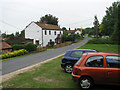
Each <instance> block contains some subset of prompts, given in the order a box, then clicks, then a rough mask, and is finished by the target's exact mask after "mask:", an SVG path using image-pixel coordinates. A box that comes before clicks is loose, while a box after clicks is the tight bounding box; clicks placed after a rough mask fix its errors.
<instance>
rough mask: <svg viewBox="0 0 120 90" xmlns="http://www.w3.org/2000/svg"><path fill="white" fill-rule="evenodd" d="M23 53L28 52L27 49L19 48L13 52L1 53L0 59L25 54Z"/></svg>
mask: <svg viewBox="0 0 120 90" xmlns="http://www.w3.org/2000/svg"><path fill="white" fill-rule="evenodd" d="M25 54H28V51H27V50H25V49H20V50H17V51H13V52H10V53H7V54H2V55H1V56H0V57H2V59H7V58H11V57H16V56H21V55H25Z"/></svg>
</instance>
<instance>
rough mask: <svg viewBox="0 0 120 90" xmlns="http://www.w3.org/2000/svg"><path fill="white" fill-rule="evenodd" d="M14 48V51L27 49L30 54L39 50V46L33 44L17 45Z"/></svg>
mask: <svg viewBox="0 0 120 90" xmlns="http://www.w3.org/2000/svg"><path fill="white" fill-rule="evenodd" d="M12 47H13V50H20V49H26V50H27V51H28V52H31V51H36V49H37V45H36V44H32V43H27V44H26V45H22V44H15V45H13V46H12Z"/></svg>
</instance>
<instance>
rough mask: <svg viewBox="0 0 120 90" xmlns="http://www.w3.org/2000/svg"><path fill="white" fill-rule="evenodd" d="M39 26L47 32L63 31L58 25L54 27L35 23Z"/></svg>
mask: <svg viewBox="0 0 120 90" xmlns="http://www.w3.org/2000/svg"><path fill="white" fill-rule="evenodd" d="M35 23H36V24H37V25H38V26H40V27H41V28H42V29H45V30H62V29H61V28H60V27H58V26H57V25H52V24H44V23H39V22H35Z"/></svg>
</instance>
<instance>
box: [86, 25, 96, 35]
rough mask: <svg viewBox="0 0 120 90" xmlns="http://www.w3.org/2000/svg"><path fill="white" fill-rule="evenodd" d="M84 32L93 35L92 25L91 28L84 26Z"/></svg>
mask: <svg viewBox="0 0 120 90" xmlns="http://www.w3.org/2000/svg"><path fill="white" fill-rule="evenodd" d="M86 33H87V34H88V35H89V36H90V35H95V31H94V27H92V28H86Z"/></svg>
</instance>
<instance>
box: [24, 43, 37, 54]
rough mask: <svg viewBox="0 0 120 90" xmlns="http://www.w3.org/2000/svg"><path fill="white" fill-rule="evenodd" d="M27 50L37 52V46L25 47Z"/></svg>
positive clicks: (29, 45)
mask: <svg viewBox="0 0 120 90" xmlns="http://www.w3.org/2000/svg"><path fill="white" fill-rule="evenodd" d="M25 49H26V50H27V51H28V52H31V51H36V50H37V45H36V44H32V43H28V44H27V45H25Z"/></svg>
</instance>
